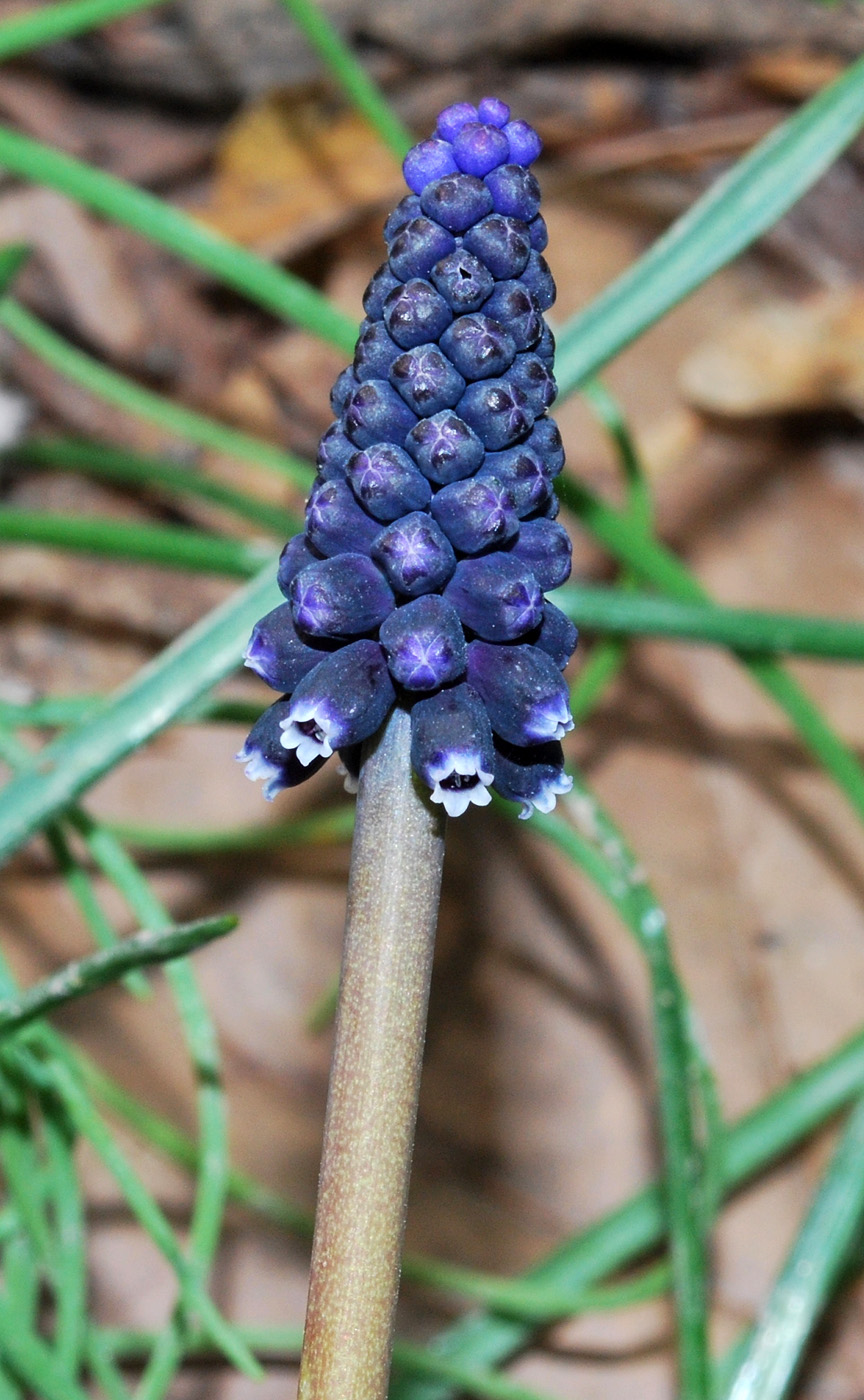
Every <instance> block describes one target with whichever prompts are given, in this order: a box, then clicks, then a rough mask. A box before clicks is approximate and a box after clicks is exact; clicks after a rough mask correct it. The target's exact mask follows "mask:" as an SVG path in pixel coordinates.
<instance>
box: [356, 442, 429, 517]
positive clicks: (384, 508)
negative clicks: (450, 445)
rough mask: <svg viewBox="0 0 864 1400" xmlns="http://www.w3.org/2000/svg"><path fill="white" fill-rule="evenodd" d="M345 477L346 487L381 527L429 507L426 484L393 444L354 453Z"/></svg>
mask: <svg viewBox="0 0 864 1400" xmlns="http://www.w3.org/2000/svg"><path fill="white" fill-rule="evenodd" d="M347 475H348V485H349V486H350V487H351V490H352V491H353V492H354V495H355V496H356V497H357V500H358V501H359V502H360V504H361V506H362V507H363V509H364V510H366V511H368V512H369V514H370V515H373V516H374V517H375V519H376V520H380V521H381V523H382V524H383V525H387V524H389V522H390V521H391V520H398V519H399V517H400V516H401V515H407V514H408V512H409V511H413V510H426V509H427V508H428V506H429V501H430V499H431V496H432V488H431V487H430V485H429V482H428V481H427V480H426V478H425V476H423V475H422V474H421V473H420V472H419V471H418V470H417V468H416V467H415V465H414V463H413V462H412V460H411V458H410V457H409V456H408V453H407V452H405V451H404V450H403V449H402V448H401V447H396V446H394V444H393V443H390V442H380V443H377V444H376V446H374V447H367V449H366V451H365V452H355V454H354V456H353V457H352V458H351V461H350V462H349V463H348V473H347Z"/></svg>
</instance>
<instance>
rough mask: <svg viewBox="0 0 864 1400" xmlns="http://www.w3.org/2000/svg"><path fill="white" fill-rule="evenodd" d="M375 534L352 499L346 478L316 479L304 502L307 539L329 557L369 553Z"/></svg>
mask: <svg viewBox="0 0 864 1400" xmlns="http://www.w3.org/2000/svg"><path fill="white" fill-rule="evenodd" d="M377 533H378V522H377V521H376V520H370V518H369V516H368V515H367V514H366V512H365V510H361V509H360V507H359V506H358V504H357V502H356V501H355V499H354V495H353V493H352V491H351V488H350V486H349V485H348V483H347V481H316V482H315V485H314V486H313V487H312V492H311V494H310V496H309V500H308V502H307V504H306V540H307V543H309V544H310V545H312V546H313V547H314V548H315V549H317V550H318V553H319V554H323V555H324V557H325V558H327V559H329V558H330V557H331V556H332V555H334V554H346V553H355V552H356V553H368V552H369V550H370V549H371V547H372V541H373V540H374V538H375V536H376V535H377Z"/></svg>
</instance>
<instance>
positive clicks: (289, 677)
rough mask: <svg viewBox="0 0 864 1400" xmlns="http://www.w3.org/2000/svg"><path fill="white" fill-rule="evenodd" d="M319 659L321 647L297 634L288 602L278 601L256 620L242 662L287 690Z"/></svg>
mask: <svg viewBox="0 0 864 1400" xmlns="http://www.w3.org/2000/svg"><path fill="white" fill-rule="evenodd" d="M343 557H344V558H348V557H349V556H347V555H345V556H343ZM367 562H368V561H367ZM372 567H373V568H374V565H373V566H372ZM382 581H383V580H382ZM388 591H389V590H388ZM391 597H392V595H391ZM320 660H321V650H320V648H318V647H312V646H310V645H309V643H308V642H305V641H304V640H303V638H302V637H300V636H298V634H297V629H296V627H295V626H294V617H293V614H292V611H291V604H290V603H281V604H280V606H279V607H278V608H274V609H273V611H272V612H269V613H267V616H266V617H262V618H261V619H260V621H258V622H256V623H255V626H254V628H253V629H252V636H251V638H250V640H249V645H248V646H247V648H246V655H245V657H244V665H246V666H248V667H249V669H250V671H254V672H255V673H256V675H259V676H260V677H261V679H262V681H266V682H267V684H268V685H269V686H270V688H271V689H272V690H279V691H288V692H290V691H292V690H293V689H294V687H295V686H296V684H297V682H298V681H302V679H303V677H304V676H305V675H306V672H307V671H311V670H312V667H313V666H317V665H318V662H319V661H320Z"/></svg>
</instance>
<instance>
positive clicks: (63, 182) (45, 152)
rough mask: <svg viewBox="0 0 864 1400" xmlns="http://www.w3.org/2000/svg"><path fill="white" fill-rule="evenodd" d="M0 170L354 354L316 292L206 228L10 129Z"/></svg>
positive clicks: (350, 336) (0, 142)
mask: <svg viewBox="0 0 864 1400" xmlns="http://www.w3.org/2000/svg"><path fill="white" fill-rule="evenodd" d="M0 166H3V167H5V168H6V170H9V171H11V172H12V174H14V175H20V176H22V177H23V178H24V179H25V180H33V181H35V182H36V183H37V184H40V185H47V186H48V187H49V188H50V189H54V190H59V191H60V193H61V194H65V195H68V197H69V198H70V199H74V200H76V201H77V203H79V204H83V205H84V206H85V207H86V208H88V209H92V210H94V211H95V213H97V214H101V215H103V217H104V218H106V219H112V220H113V221H114V222H115V223H118V224H124V225H125V226H126V227H127V228H131V229H134V231H135V232H136V233H140V234H142V235H143V236H144V237H145V238H148V239H149V240H150V241H151V242H152V243H158V244H161V246H162V247H163V248H168V249H169V250H170V252H172V253H176V254H177V256H178V257H181V258H184V259H185V260H186V261H187V262H191V263H193V264H194V265H195V266H196V267H200V268H202V269H203V270H204V271H205V272H208V273H210V274H211V275H212V276H214V277H217V278H218V279H219V281H220V282H221V283H222V284H223V285H224V286H226V287H232V288H233V289H234V291H236V292H240V294H241V295H242V296H246V297H249V299H250V300H251V301H254V302H256V303H257V304H258V305H259V306H262V307H264V309H265V310H266V311H270V312H272V313H273V314H274V315H275V316H280V317H282V318H284V319H285V320H288V321H293V322H295V323H296V324H297V325H299V326H303V327H304V328H305V329H306V330H309V331H312V333H313V334H314V335H317V336H319V337H320V338H321V339H322V340H328V341H330V342H331V343H332V344H333V345H335V346H337V347H338V348H339V349H340V350H344V352H345V353H346V354H347V355H352V354H353V353H354V342H355V340H356V338H357V327H356V326H355V324H354V322H353V321H352V320H351V319H350V317H347V316H345V315H343V313H342V312H341V311H338V310H337V308H336V307H335V306H333V304H332V303H331V302H329V301H328V300H327V298H326V297H325V296H322V295H321V293H320V292H318V291H316V290H315V289H314V287H310V286H309V285H308V283H306V282H304V281H302V280H301V278H299V277H295V276H294V274H293V273H291V272H286V271H284V269H282V268H280V267H275V266H274V265H273V264H272V263H268V262H266V261H265V260H264V258H260V257H258V255H257V254H256V253H251V252H249V251H248V249H246V248H243V247H241V245H240V244H239V243H233V242H232V241H231V239H229V238H225V237H223V235H222V234H220V233H216V232H215V230H212V229H209V228H207V227H206V225H205V224H203V223H199V222H198V220H197V219H194V218H191V217H190V216H189V215H188V214H184V213H183V212H182V211H181V210H180V209H175V208H173V207H172V205H170V204H167V203H166V202H165V200H164V199H159V198H158V197H157V196H156V195H152V194H148V193H147V191H146V190H141V189H138V188H137V187H136V186H135V185H129V184H127V183H126V182H125V181H124V180H119V179H117V177H116V176H114V175H107V174H106V173H105V172H104V171H103V170H96V169H95V168H94V167H93V166H90V165H85V163H84V162H83V161H80V160H76V159H75V157H74V156H67V155H64V154H63V152H62V151H56V150H54V149H53V148H52V147H51V146H46V145H45V144H44V143H43V142H41V141H35V140H34V139H33V138H32V137H30V136H24V135H22V133H21V132H20V131H13V130H12V129H11V128H9V127H0Z"/></svg>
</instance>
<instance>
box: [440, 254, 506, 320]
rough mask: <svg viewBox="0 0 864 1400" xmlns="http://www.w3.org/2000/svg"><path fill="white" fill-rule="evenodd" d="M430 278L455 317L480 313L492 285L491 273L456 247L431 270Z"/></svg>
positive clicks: (476, 259)
mask: <svg viewBox="0 0 864 1400" xmlns="http://www.w3.org/2000/svg"><path fill="white" fill-rule="evenodd" d="M429 275H430V278H431V280H432V282H433V284H434V285H435V287H436V289H437V290H438V291H439V292H440V293H441V295H442V297H443V298H444V300H445V301H446V303H447V305H448V306H449V307H450V309H451V311H452V312H453V313H454V315H456V316H461V315H462V313H463V312H466V311H479V309H480V307H481V306H482V305H483V303H484V301H485V300H486V299H487V297H488V296H490V295H491V292H492V288H493V287H494V286H495V282H494V279H493V277H492V273H491V272H490V271H489V269H488V268H487V267H485V266H484V264H483V263H482V262H481V261H480V259H479V258H475V256H474V254H473V253H466V251H465V249H464V248H457V249H456V252H455V253H450V254H449V256H448V257H446V258H442V259H441V261H440V262H439V263H437V264H436V265H435V267H433V269H432V271H431V273H430V274H429Z"/></svg>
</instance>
